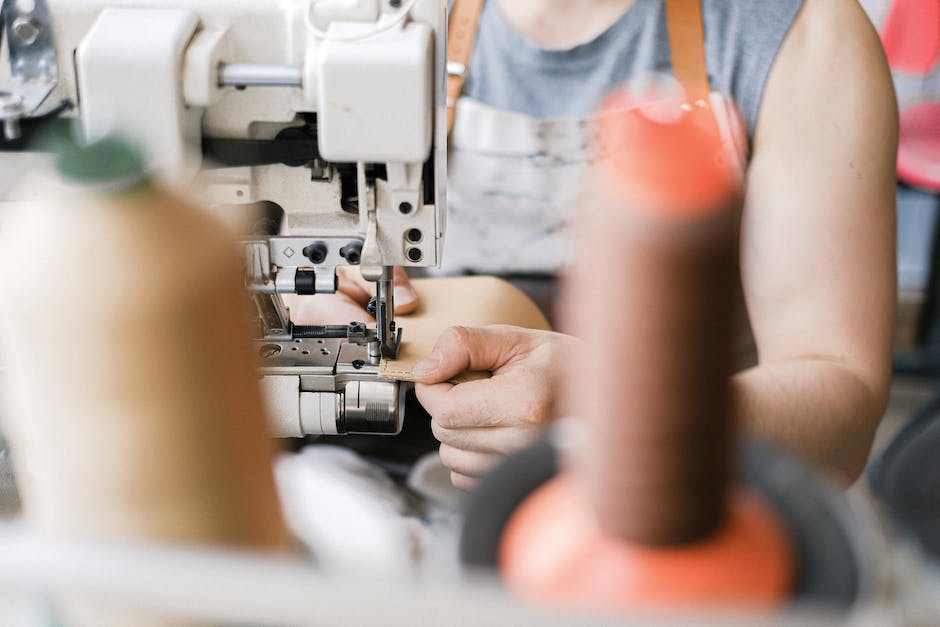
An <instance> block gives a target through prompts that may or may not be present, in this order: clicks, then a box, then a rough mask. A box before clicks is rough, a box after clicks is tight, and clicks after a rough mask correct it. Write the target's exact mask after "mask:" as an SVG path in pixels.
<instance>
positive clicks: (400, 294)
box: [394, 266, 418, 314]
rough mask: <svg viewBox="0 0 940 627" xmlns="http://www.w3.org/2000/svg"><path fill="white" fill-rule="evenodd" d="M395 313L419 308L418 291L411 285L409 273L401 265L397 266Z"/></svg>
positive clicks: (409, 311) (403, 312)
mask: <svg viewBox="0 0 940 627" xmlns="http://www.w3.org/2000/svg"><path fill="white" fill-rule="evenodd" d="M394 281H395V313H397V314H409V313H411V312H413V311H414V310H415V309H417V308H418V293H417V292H416V291H415V288H414V286H412V285H411V279H409V278H408V273H407V272H405V269H404V268H402V267H401V266H395V277H394Z"/></svg>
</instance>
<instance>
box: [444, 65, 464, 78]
mask: <svg viewBox="0 0 940 627" xmlns="http://www.w3.org/2000/svg"><path fill="white" fill-rule="evenodd" d="M447 75H448V76H459V77H461V78H463V77H464V76H466V75H467V66H466V65H464V64H463V63H461V62H460V61H448V62H447Z"/></svg>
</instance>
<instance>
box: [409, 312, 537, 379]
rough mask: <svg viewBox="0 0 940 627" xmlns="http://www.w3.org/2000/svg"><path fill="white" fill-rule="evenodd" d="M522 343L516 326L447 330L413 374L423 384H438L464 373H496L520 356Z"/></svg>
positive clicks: (519, 330) (521, 332) (520, 333)
mask: <svg viewBox="0 0 940 627" xmlns="http://www.w3.org/2000/svg"><path fill="white" fill-rule="evenodd" d="M525 340H526V337H525V335H524V333H523V330H522V329H519V328H518V327H511V326H490V327H450V328H449V329H446V330H445V331H444V332H443V333H442V334H441V336H440V337H439V338H438V339H437V342H436V343H435V344H434V348H433V349H432V350H431V353H430V354H429V355H428V356H427V357H425V358H424V359H423V360H421V361H419V362H418V363H417V364H415V367H414V373H415V375H416V376H417V377H418V379H419V380H420V381H422V382H423V383H441V382H443V381H447V380H449V379H452V378H454V377H456V376H457V375H458V374H460V373H462V372H465V371H467V370H489V371H495V370H498V369H499V368H500V367H502V366H503V365H505V364H506V363H507V362H508V361H509V360H510V359H512V358H513V357H514V356H515V355H517V354H518V353H519V351H520V349H521V347H522V345H523V344H525Z"/></svg>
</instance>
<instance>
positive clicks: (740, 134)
mask: <svg viewBox="0 0 940 627" xmlns="http://www.w3.org/2000/svg"><path fill="white" fill-rule="evenodd" d="M709 106H711V108H712V109H713V110H714V111H715V114H716V118H717V119H718V121H719V126H720V128H721V130H722V134H723V137H724V141H725V144H726V146H727V147H728V150H729V151H730V153H731V154H732V155H734V158H735V160H736V161H737V162H738V164H739V166H740V167H741V168H742V171H743V168H744V166H745V163H746V160H747V157H746V155H747V132H746V127H745V125H744V123H743V121H742V120H741V118H740V116H739V115H738V113H737V111H736V110H735V108H734V107H733V106H730V105H729V100H728V99H727V98H725V97H724V96H722V95H721V94H719V93H717V92H715V93H712V94H711V98H710V104H709ZM598 128H599V123H598V116H590V117H585V118H579V117H556V118H536V117H532V116H529V115H525V114H522V113H518V112H515V111H505V110H501V109H497V108H494V107H491V106H489V105H486V104H483V103H481V102H479V101H476V100H473V99H471V98H468V97H462V98H460V99H459V100H458V101H457V105H456V116H455V121H454V127H453V130H452V131H451V137H450V144H449V151H448V164H447V203H448V207H447V230H446V234H445V242H444V255H443V263H442V265H441V272H442V273H445V274H461V273H483V274H496V275H501V276H504V277H506V278H508V279H509V280H511V281H512V282H513V283H515V284H516V285H517V287H519V288H520V289H522V290H523V291H524V292H526V293H527V294H528V295H529V296H530V297H531V298H532V299H533V300H535V302H536V303H537V304H538V305H539V307H540V308H541V309H542V311H543V312H544V313H545V314H546V316H547V317H548V318H549V320H552V318H553V316H552V309H553V306H552V305H553V301H554V300H555V298H556V296H557V292H558V287H557V282H556V281H555V280H554V277H555V276H557V275H558V274H560V273H561V272H562V271H563V270H564V268H565V266H566V265H567V263H568V262H569V261H570V260H571V259H572V258H573V256H572V255H574V254H589V253H590V251H572V250H571V249H570V244H569V241H568V237H567V227H568V226H569V224H570V222H571V220H574V219H576V218H577V214H578V211H579V202H580V199H581V197H582V195H583V192H584V187H583V186H584V182H585V181H586V180H587V169H588V167H590V165H591V164H592V163H593V162H594V161H595V160H596V159H598V158H601V157H603V156H604V154H605V153H606V152H607V151H608V150H613V149H616V145H615V144H612V143H610V142H611V138H603V137H600V136H599V135H598Z"/></svg>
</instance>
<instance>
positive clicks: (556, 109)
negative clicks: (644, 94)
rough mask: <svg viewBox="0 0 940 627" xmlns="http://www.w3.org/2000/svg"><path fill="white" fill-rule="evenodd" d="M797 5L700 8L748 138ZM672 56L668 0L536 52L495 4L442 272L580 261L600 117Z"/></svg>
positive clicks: (544, 268) (454, 140) (456, 160)
mask: <svg viewBox="0 0 940 627" xmlns="http://www.w3.org/2000/svg"><path fill="white" fill-rule="evenodd" d="M507 1H509V2H511V1H512V0H507ZM800 5H801V0H704V1H703V19H704V23H705V38H706V42H705V43H706V59H707V63H708V69H709V73H710V75H711V85H712V88H713V89H714V90H716V91H720V92H724V93H725V94H727V95H730V96H731V97H733V98H734V99H735V100H736V102H737V103H738V106H739V108H740V109H741V111H742V114H743V116H744V118H745V120H746V122H747V125H748V127H749V129H748V130H750V131H753V127H754V124H755V120H756V119H757V113H758V109H759V107H760V98H761V92H762V90H763V87H764V83H765V80H766V78H767V74H768V72H769V70H770V67H771V65H772V63H773V60H774V57H775V56H776V54H777V50H778V48H779V47H780V44H781V42H782V41H783V39H784V37H785V36H786V33H787V31H788V29H789V27H790V24H791V23H792V21H793V18H794V16H795V15H796V13H797V11H798V10H799V8H800ZM669 57H670V54H669V43H668V33H667V30H666V21H665V7H664V3H663V0H636V1H635V3H634V4H633V5H632V6H631V7H630V8H629V9H628V10H627V11H626V12H625V13H624V14H623V15H622V16H621V17H620V18H619V19H618V20H617V21H616V22H615V23H614V24H613V25H612V26H611V27H610V28H608V29H607V30H606V31H605V32H603V33H602V34H600V35H599V36H598V37H596V38H595V39H593V40H592V41H590V42H587V43H584V44H581V45H578V46H575V47H574V48H571V49H567V50H546V49H543V48H540V47H539V46H538V45H536V44H535V43H533V42H532V41H530V40H529V39H527V38H526V37H524V36H523V35H521V34H520V33H519V32H518V31H516V30H515V29H514V28H513V27H512V26H511V25H510V24H509V23H508V22H507V21H506V19H505V18H504V16H503V15H502V13H501V11H500V9H499V6H498V4H497V3H496V2H493V1H487V2H486V3H485V4H484V8H483V13H482V15H481V16H480V24H479V29H478V35H477V41H476V45H475V47H474V50H473V56H472V57H471V63H470V67H469V73H468V77H467V82H466V84H465V86H464V92H463V95H462V97H461V98H460V99H459V100H458V102H457V105H456V122H455V126H454V129H453V132H452V133H451V137H450V142H449V160H448V186H447V196H448V210H447V225H446V237H445V242H444V255H443V265H442V270H441V271H442V272H444V273H447V274H453V273H461V272H468V271H469V272H478V273H491V274H503V275H507V274H527V275H530V274H535V275H551V274H554V273H557V272H558V271H559V270H561V269H562V268H563V267H564V266H565V265H566V263H567V261H568V259H570V258H572V251H570V250H569V242H568V238H567V228H566V227H567V224H568V223H569V222H570V220H571V219H572V217H573V216H574V215H576V212H577V204H578V201H579V198H580V197H581V187H580V186H581V185H582V184H583V181H584V180H585V174H586V168H587V166H588V164H589V163H590V162H591V160H592V158H593V156H594V154H595V152H594V150H595V143H594V140H595V139H596V129H595V125H594V121H595V119H594V116H593V112H594V111H595V110H596V108H597V106H598V104H599V103H600V101H601V100H602V99H603V97H604V96H605V95H606V94H607V93H609V92H610V91H611V90H612V89H614V88H615V87H617V86H618V85H622V84H623V83H625V82H628V81H631V80H635V79H643V78H648V77H651V76H656V75H657V74H660V75H662V74H666V75H669V74H671V64H670V58H669ZM745 143H746V142H745ZM575 254H577V253H576V251H575Z"/></svg>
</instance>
